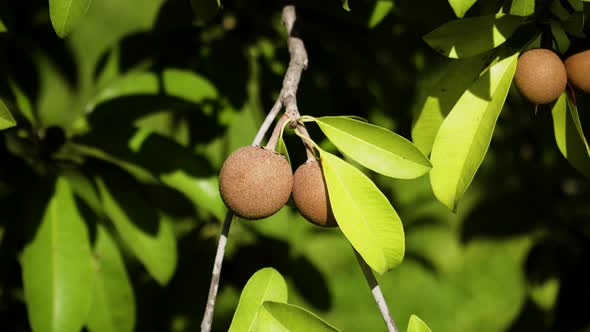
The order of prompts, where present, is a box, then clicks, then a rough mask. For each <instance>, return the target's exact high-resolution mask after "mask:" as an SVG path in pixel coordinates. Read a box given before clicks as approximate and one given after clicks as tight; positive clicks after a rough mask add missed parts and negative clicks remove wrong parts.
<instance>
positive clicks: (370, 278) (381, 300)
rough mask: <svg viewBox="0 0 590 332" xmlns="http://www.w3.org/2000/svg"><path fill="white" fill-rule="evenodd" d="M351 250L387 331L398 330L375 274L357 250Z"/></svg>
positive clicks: (393, 331)
mask: <svg viewBox="0 0 590 332" xmlns="http://www.w3.org/2000/svg"><path fill="white" fill-rule="evenodd" d="M353 250H354V254H355V255H356V259H357V260H358V262H359V266H360V267H361V270H362V271H363V274H364V275H365V279H367V283H368V284H369V288H370V289H371V293H373V298H375V302H377V306H378V307H379V311H381V316H383V320H384V321H385V325H387V331H389V332H398V331H397V327H396V326H395V321H394V320H393V317H391V314H390V313H389V308H388V307H387V303H386V302H385V297H383V293H382V292H381V287H379V283H378V282H377V279H375V275H373V271H372V270H371V267H369V265H367V262H365V260H364V259H363V258H362V257H361V255H360V254H359V253H358V251H356V250H355V249H353Z"/></svg>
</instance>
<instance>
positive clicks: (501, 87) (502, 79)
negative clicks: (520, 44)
mask: <svg viewBox="0 0 590 332" xmlns="http://www.w3.org/2000/svg"><path fill="white" fill-rule="evenodd" d="M517 60H518V53H516V54H514V55H512V56H510V57H507V58H505V59H502V60H501V61H499V62H498V63H496V64H494V65H493V66H492V67H491V68H490V69H489V70H488V71H486V72H485V73H484V74H483V75H482V76H481V77H480V78H479V79H478V80H477V81H476V82H475V83H474V84H473V85H472V86H471V88H470V89H469V90H467V91H466V92H465V93H464V94H463V95H462V96H461V99H459V101H458V102H457V104H456V105H455V107H453V109H452V110H451V112H450V113H449V115H448V116H447V118H446V119H445V120H444V122H443V124H442V125H441V127H440V130H439V131H438V134H437V135H436V138H435V140H434V145H433V147H432V155H431V158H430V160H431V162H432V171H431V172H430V182H431V185H432V190H433V192H434V195H435V196H436V198H437V199H438V200H439V201H441V202H442V203H443V204H444V205H446V206H447V207H448V208H449V209H451V210H455V207H456V205H457V202H458V201H459V199H460V198H461V196H463V194H464V193H465V191H466V190H467V188H468V187H469V184H470V183H471V181H472V180H473V177H474V176H475V173H476V172H477V169H478V168H479V166H480V165H481V163H482V161H483V158H484V156H485V154H486V152H487V150H488V147H489V145H490V141H491V139H492V134H493V132H494V127H495V125H496V120H497V119H498V116H499V115H500V111H501V110H502V106H503V105H504V101H505V99H506V96H507V94H508V90H509V88H510V84H511V83H512V77H513V76H514V72H515V70H516V63H517ZM488 95H489V96H491V98H488V97H487V96H488Z"/></svg>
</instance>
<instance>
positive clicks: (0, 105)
mask: <svg viewBox="0 0 590 332" xmlns="http://www.w3.org/2000/svg"><path fill="white" fill-rule="evenodd" d="M14 126H16V121H15V120H14V118H13V117H12V114H11V113H10V111H9V110H8V106H6V104H5V103H4V101H2V99H0V130H2V129H6V128H10V127H14Z"/></svg>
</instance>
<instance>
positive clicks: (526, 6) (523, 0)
mask: <svg viewBox="0 0 590 332" xmlns="http://www.w3.org/2000/svg"><path fill="white" fill-rule="evenodd" d="M534 13H535V0H515V1H512V4H511V5H510V14H511V15H518V16H529V15H533V14H534Z"/></svg>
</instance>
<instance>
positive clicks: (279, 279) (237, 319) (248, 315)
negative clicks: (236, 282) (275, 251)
mask: <svg viewBox="0 0 590 332" xmlns="http://www.w3.org/2000/svg"><path fill="white" fill-rule="evenodd" d="M264 301H276V302H287V284H286V283H285V279H284V278H283V276H282V275H281V274H280V273H279V272H278V271H277V270H275V269H273V268H270V267H267V268H263V269H260V270H258V271H257V272H256V273H254V275H252V277H250V279H249V280H248V283H246V286H245V287H244V289H243V290H242V295H240V302H239V303H238V307H237V309H236V312H235V313H234V317H233V319H232V322H231V325H230V327H229V331H230V332H250V331H253V330H254V323H255V322H256V318H257V316H258V310H259V308H260V307H261V306H262V303H264Z"/></svg>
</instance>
